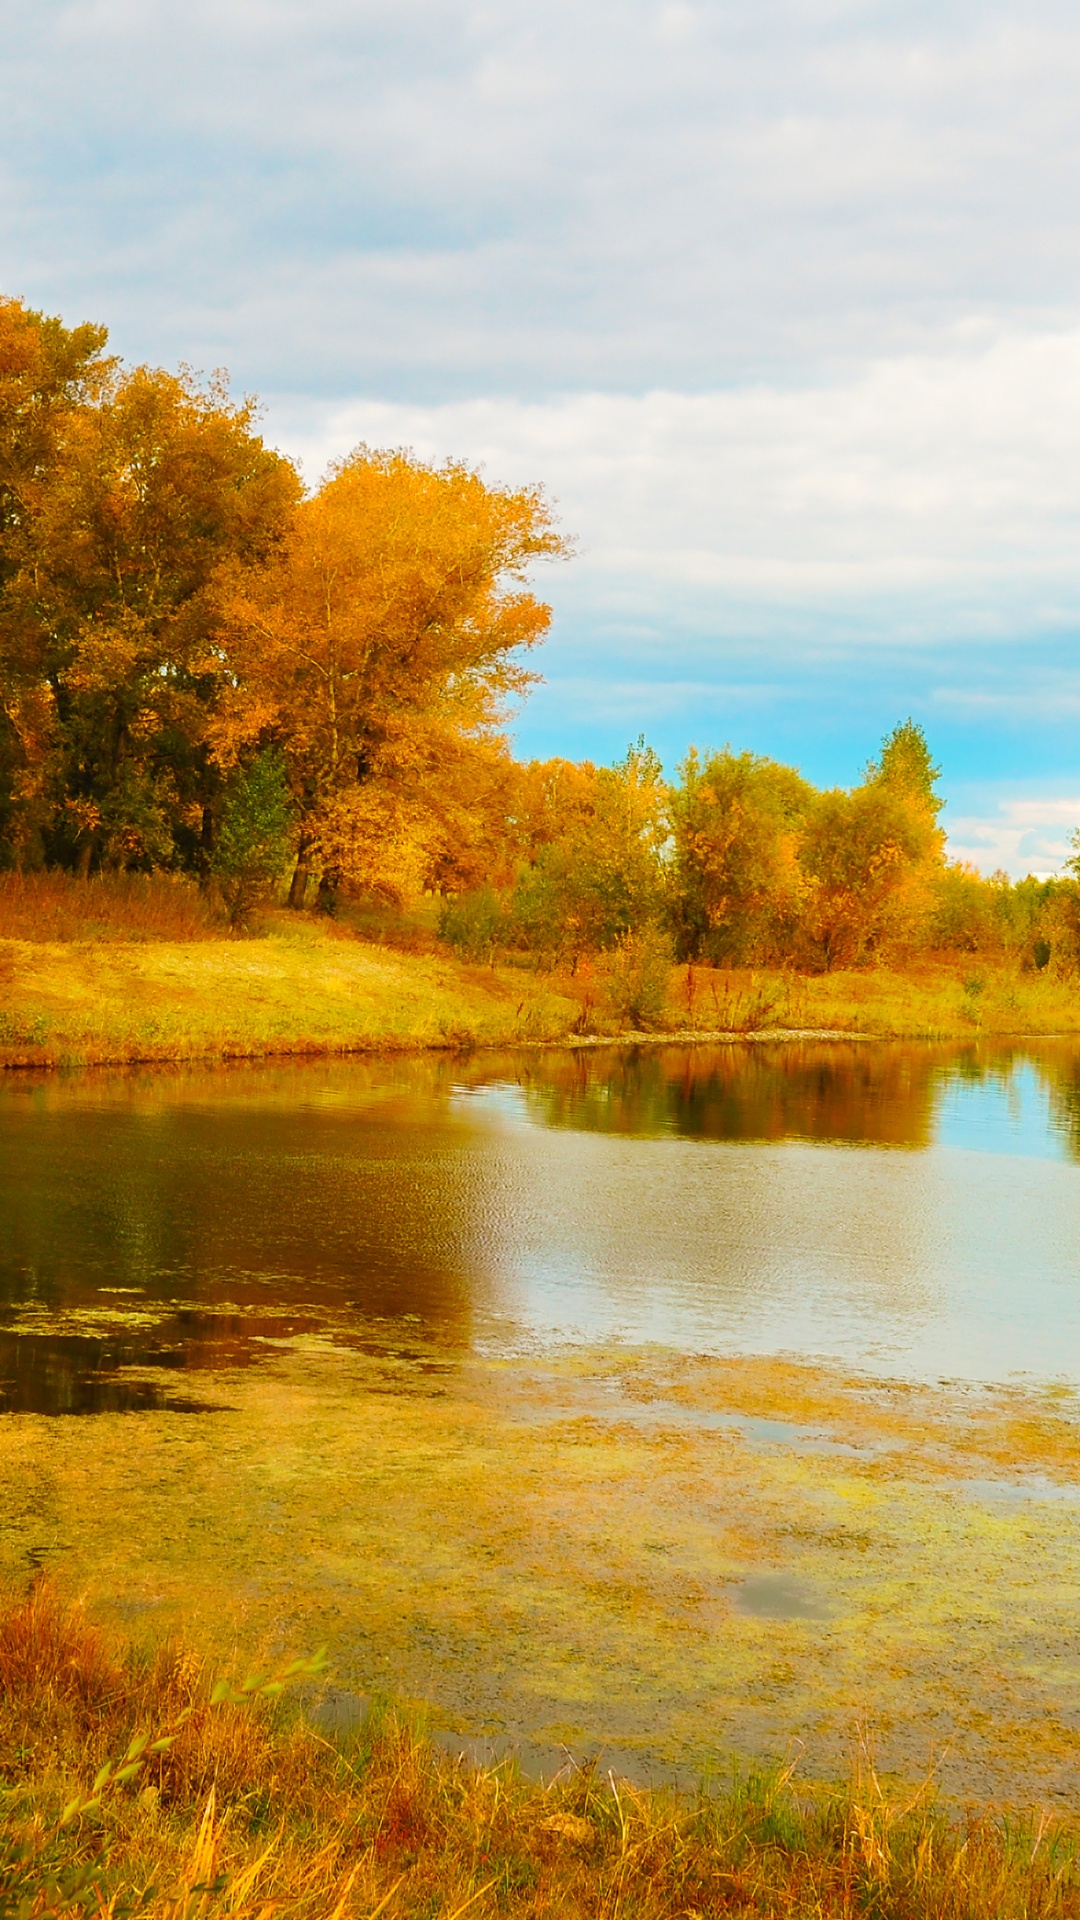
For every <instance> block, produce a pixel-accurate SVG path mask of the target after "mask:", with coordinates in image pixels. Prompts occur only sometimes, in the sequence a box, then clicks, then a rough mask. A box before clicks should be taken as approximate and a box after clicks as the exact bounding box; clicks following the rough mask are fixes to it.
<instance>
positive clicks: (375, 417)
mask: <svg viewBox="0 0 1080 1920" xmlns="http://www.w3.org/2000/svg"><path fill="white" fill-rule="evenodd" d="M268 425H269V429H270V431H271V433H272V434H273V435H274V436H276V437H277V439H278V440H279V442H280V443H282V444H283V445H285V446H286V447H287V448H289V449H290V450H293V451H295V452H296V453H297V454H299V455H300V456H301V457H302V458H303V460H304V464H305V469H306V471H307V473H308V476H309V478H311V479H314V478H315V477H317V475H318V473H319V471H320V469H321V468H322V467H323V465H324V464H325V462H326V461H327V459H328V458H330V457H331V456H335V455H340V454H342V453H345V452H347V451H348V450H349V449H350V448H351V447H352V446H353V445H354V444H355V443H356V442H358V441H360V440H366V441H368V442H369V443H371V444H374V445H378V446H385V445H408V446H411V447H413V448H414V449H415V450H416V451H417V453H419V454H420V455H421V456H422V457H424V458H427V459H436V460H438V459H443V458H445V457H447V456H448V455H452V456H454V457H458V458H464V459H466V460H468V461H470V462H474V463H477V464H481V465H483V467H484V468H485V471H486V473H487V476H488V477H489V479H491V480H494V481H499V482H508V483H514V484H521V483H523V482H526V481H535V480H541V481H543V482H544V484H545V485H546V486H547V488H548V489H549V491H550V493H551V494H552V496H553V497H554V498H555V499H556V500H557V502H558V504H559V510H560V513H561V515H562V518H563V521H564V523H565V525H566V526H567V528H568V529H569V530H570V531H572V532H573V533H574V534H576V535H577V536H578V538H579V540H580V543H581V548H582V557H581V559H580V560H579V561H578V562H577V563H576V564H577V568H578V570H579V572H580V574H581V575H582V576H583V578H586V579H587V580H588V582H589V589H588V590H589V591H590V592H591V593H592V595H593V596H594V599H595V598H596V596H599V598H600V599H601V600H603V599H604V598H605V597H606V596H610V598H611V601H612V603H613V604H614V603H616V602H618V601H619V600H620V599H622V600H625V596H626V593H627V590H628V586H629V587H630V588H631V590H632V592H633V593H634V594H635V595H637V596H638V598H639V600H640V602H641V604H642V605H645V606H652V607H660V606H662V605H668V606H669V607H670V606H671V603H672V599H673V597H674V599H675V601H676V603H678V602H679V601H682V602H683V603H684V604H685V603H686V602H687V601H688V600H693V599H695V598H696V599H697V600H699V601H702V602H708V603H709V604H710V605H711V606H712V608H713V610H714V612H717V613H719V612H720V611H721V610H722V609H723V608H724V607H725V606H730V605H731V604H732V603H735V602H739V603H747V602H757V603H758V604H762V603H764V604H772V605H788V606H796V607H801V608H802V609H804V610H806V609H812V610H815V611H816V616H817V618H818V619H819V620H820V618H821V617H822V616H823V615H824V616H825V617H827V615H828V610H829V609H830V608H833V607H837V606H842V605H844V604H847V605H848V606H849V607H850V606H851V605H853V604H855V603H861V604H863V605H871V606H872V607H873V618H874V621H875V622H876V624H877V629H878V632H879V634H880V636H881V637H883V638H888V639H895V638H897V636H898V635H901V634H902V635H903V636H904V637H906V638H910V637H912V634H913V631H914V630H915V629H916V628H917V627H918V625H919V623H920V622H921V623H922V625H923V627H924V631H925V636H926V637H932V636H934V635H940V634H941V633H942V632H943V631H952V632H957V631H968V632H970V631H972V630H974V631H977V632H981V633H984V634H985V633H987V632H991V633H992V632H993V631H995V629H996V630H998V631H1005V630H1009V629H1012V628H1014V627H1015V625H1016V623H1017V622H1018V621H1019V622H1021V623H1026V625H1027V626H1028V628H1029V629H1030V630H1037V629H1039V628H1040V627H1043V626H1046V625H1050V626H1054V625H1060V624H1062V623H1063V622H1065V621H1068V620H1071V619H1075V618H1077V617H1080V329H1076V330H1070V331H1067V332H1061V333H1055V334H1045V335H1042V336H1039V335H1027V336H1024V335H1012V336H1002V337H999V338H998V339H996V340H992V341H987V340H986V339H985V338H983V337H981V336H980V335H979V334H976V335H975V336H974V337H970V336H965V334H964V333H958V334H956V335H955V336H953V337H952V338H950V339H949V340H948V341H947V342H945V343H943V345H942V350H941V351H939V352H938V353H937V354H936V355H931V354H920V355H907V356H900V357H896V358H893V359H889V360H883V361H880V362H878V363H876V364H871V365H870V366H867V367H865V368H864V369H863V370H861V371H858V372H856V373H854V374H853V375H852V376H850V377H849V378H847V379H833V380H831V381H830V382H829V383H827V384H819V385H816V386H813V387H803V388H795V389H787V390H784V389H781V388H778V387H775V386H774V387H766V386H755V387H751V388H744V389H737V390H734V391H730V392H720V393H716V392H714V393H706V394H679V393H671V392H664V391H660V392H652V393H647V394H643V395H616V394H603V393H586V394H571V395H564V396H562V397H558V398H553V399H550V400H546V401H543V402H523V401H517V400H499V399H494V398H483V399H474V400H469V401H461V402H452V403H449V404H444V405H439V406H434V407H422V406H415V405H393V404H390V403H388V402H386V401H381V400H375V399H370V400H358V401H355V402H351V403H349V404H348V405H345V406H339V407H334V406H320V405H317V404H312V403H308V402H303V401H301V402H296V401H292V402H290V401H288V400H284V399H283V400H280V401H275V402H274V403H273V404H272V406H271V409H270V415H269V422H268ZM976 697H977V696H976Z"/></svg>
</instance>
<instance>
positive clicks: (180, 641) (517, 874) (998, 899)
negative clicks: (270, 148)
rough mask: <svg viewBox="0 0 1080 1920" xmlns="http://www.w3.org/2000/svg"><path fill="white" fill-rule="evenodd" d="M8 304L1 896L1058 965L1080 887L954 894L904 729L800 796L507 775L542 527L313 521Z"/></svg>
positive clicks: (351, 461)
mask: <svg viewBox="0 0 1080 1920" xmlns="http://www.w3.org/2000/svg"><path fill="white" fill-rule="evenodd" d="M105 349H106V335H105V331H104V329H103V328H101V327H96V326H89V325H88V326H81V327H75V328H73V329H69V328H66V327H65V326H64V325H62V323H61V322H60V321H58V320H55V319H50V318H48V317H46V316H44V315H42V314H38V313H34V312H31V311H30V310H29V309H27V308H26V307H25V306H24V305H23V304H22V303H21V302H19V301H17V300H0V866H3V867H7V868H9V869H10V868H18V869H21V870H23V871H28V870H34V869H40V868H43V867H44V868H55V869H61V870H68V871H70V872H72V873H73V874H79V875H90V874H93V873H98V872H109V871H114V872H120V871H136V872H154V871H165V872H172V873H176V874H186V875H189V876H191V877H192V878H193V879H195V880H197V881H198V882H199V883H200V885H202V886H204V887H205V888H206V889H207V890H208V891H209V892H210V893H213V894H216V895H217V896H218V897H219V898H220V899H221V900H222V902H223V903H224V905H225V907H226V908H227V910H228V912H229V914H230V915H231V917H232V918H233V919H234V920H242V919H243V918H244V917H245V916H246V914H247V913H248V912H249V911H250V909H251V907H252V906H253V905H254V904H255V903H256V902H257V901H258V900H259V899H260V898H265V897H268V896H271V895H273V894H275V893H278V894H280V896H281V897H283V898H287V899H288V901H289V904H291V905H292V906H294V907H302V906H311V905H316V904H317V905H321V906H323V907H325V908H330V909H332V908H333V907H334V905H335V903H337V902H339V901H341V900H342V899H343V898H347V897H348V896H349V895H365V894H366V895H369V896H370V895H372V894H374V895H377V896H382V897H383V898H385V899H390V900H395V901H398V902H402V901H408V900H409V899H411V898H415V897H416V896H418V895H420V894H422V893H428V894H431V893H436V894H439V895H441V896H443V897H444V899H445V901H446V907H445V911H444V914H443V922H442V924H443V931H444V933H445V935H446V936H447V938H449V939H450V940H451V941H452V942H453V943H454V944H455V946H456V947H457V948H458V949H459V950H460V951H461V952H462V953H464V954H466V955H469V956H472V957H489V956H492V955H494V954H495V953H496V952H498V951H504V952H512V951H514V950H518V951H522V952H529V953H533V954H536V955H537V956H539V957H540V958H542V959H545V960H550V961H551V962H553V963H558V964H569V965H571V966H574V965H576V964H578V963H579V962H580V961H581V959H582V958H583V957H584V956H586V955H589V954H591V953H597V952H601V951H605V950H610V949H613V948H619V947H620V946H623V947H626V946H627V945H628V943H629V944H632V945H634V947H635V950H636V952H637V955H638V959H639V960H640V961H641V962H642V964H644V963H645V961H647V959H648V955H649V954H652V955H654V956H655V960H656V964H657V965H658V966H661V965H663V964H666V963H668V962H670V960H671V959H672V958H677V959H680V960H694V959H699V958H700V959H703V960H709V961H712V962H714V963H716V964H722V965H730V966H756V965H762V966H766V965H768V966H772V965H777V964H781V965H786V964H790V965H794V966H797V967H803V968H830V967H837V966H853V965H860V964H865V963H867V962H869V961H872V960H878V961H890V962H904V961H906V960H910V959H911V958H913V957H915V956H917V955H919V954H923V953H927V952H941V951H950V950H951V951H963V952H979V953H983V954H985V955H987V956H994V957H1001V958H1003V959H1008V960H1010V961H1012V962H1014V963H1017V964H1020V965H1023V966H1030V967H1034V968H1040V967H1047V966H1049V967H1051V968H1052V969H1053V970H1054V971H1058V972H1063V973H1071V972H1073V971H1074V970H1076V969H1077V967H1078V966H1080V885H1078V882H1077V879H1076V878H1075V877H1073V876H1072V875H1070V876H1069V877H1066V878H1063V879H1061V880H1055V881H1043V882H1039V881H1036V880H1033V879H1028V880H1024V881H1021V882H1019V883H1015V884H1014V883H1012V882H1010V881H1009V880H1008V879H1007V878H1006V877H1005V876H1004V875H997V876H994V877H993V878H991V879H989V880H985V879H982V878H981V877H980V876H979V875H978V874H976V873H974V872H973V871H971V870H970V869H968V868H965V867H962V866H958V865H956V864H952V863H949V862H948V861H947V860H946V858H945V853H944V835H943V833H942V831H941V828H940V826H939V813H940V808H941V802H940V800H939V798H938V795H937V792H936V787H935V782H936V779H937V777H938V770H937V769H936V768H935V767H934V766H933V764H932V760H931V756H930V752H929V749H928V747H927V743H926V740H925V739H924V737H923V734H922V731H921V729H920V728H919V727H918V726H916V725H915V724H914V723H913V722H912V721H910V720H909V721H905V722H904V723H903V724H902V725H900V726H898V727H897V728H896V729H895V730H894V731H893V732H892V733H891V734H890V735H889V737H888V738H887V739H886V740H885V742H884V743H883V745H882V748H881V750H880V753H879V755H878V757H877V759H876V760H875V761H873V762H872V763H871V764H870V765H869V766H868V767H867V769H866V772H865V775H864V777H863V779H862V781H861V782H860V784H859V785H857V786H856V787H854V788H853V789H851V790H850V791H846V790H841V789H835V790H830V791H826V792H822V791H819V790H817V789H815V788H814V787H812V786H811V785H810V784H809V783H808V782H807V781H805V780H804V779H803V778H802V777H801V775H800V774H798V773H797V772H796V771H795V770H794V769H793V768H790V767H785V766H781V765H779V764H777V763H776V762H774V761H771V760H767V759H763V758H760V757H758V756H755V755H753V754H749V753H741V754H738V753H733V752H731V751H730V750H728V749H724V750H723V751H722V752H719V753H710V754H705V755H699V754H697V753H691V754H690V755H689V756H688V758H687V759H686V761H685V762H684V763H683V765H682V766H681V768H680V769H679V771H678V775H677V778H676V779H675V780H674V782H668V781H666V780H665V779H664V777H663V772H662V769H661V766H660V763H659V761H658V760H657V758H656V756H655V754H653V753H652V752H651V751H650V749H649V748H648V747H647V746H645V744H644V743H643V742H641V743H639V744H638V745H637V746H636V747H634V748H632V749H631V750H630V751H629V752H628V753H627V755H626V757H625V759H624V760H623V761H621V762H620V763H619V764H618V765H616V766H614V767H594V766H592V765H590V764H589V763H588V762H584V763H580V764H576V763H572V762H570V761H564V760H552V761H547V762H542V763H537V762H533V763H530V764H527V765H522V764H520V763H519V762H517V761H515V760H514V758H513V756H512V754H511V752H510V749H509V745H508V742H507V738H506V733H505V723H506V702H507V700H508V698H509V697H510V696H512V695H517V694H521V693H522V692H523V691H525V689H526V688H527V686H528V684H529V682H530V680H531V679H532V678H533V676H532V675H530V674H529V673H528V672H527V671H526V670H525V669H524V667H523V666H522V665H521V660H522V656H523V650H527V649H528V648H529V647H531V646H532V645H533V644H534V643H535V642H536V641H537V640H539V639H540V638H542V636H543V634H544V632H545V631H546V629H547V625H548V621H549V609H548V608H547V607H546V606H544V605H543V603H542V602H540V601H539V600H537V598H536V597H535V596H534V594H533V593H532V592H531V590H530V588H529V586H528V584H527V579H526V575H527V571H528V569H529V567H530V566H531V565H532V563H533V562H535V561H536V560H538V559H541V558H544V557H558V556H559V555H561V554H563V553H564V552H565V551H566V550H567V549H566V543H565V541H564V540H563V539H562V537H561V536H560V535H559V533H558V532H557V531H556V529H555V527H554V525H553V523H552V517H551V514H550V511H549V509H548V507H547V504H546V502H545V500H544V498H543V495H542V493H541V492H540V491H539V489H536V488H524V489H518V490H512V489H507V488H498V487H491V486H488V485H486V484H485V483H484V482H483V481H482V480H481V479H480V478H479V477H478V476H477V475H476V474H475V473H473V472H471V471H470V470H469V469H468V468H466V467H464V466H461V465H459V464H454V463H448V464H447V465H445V466H441V467H433V466H429V465H425V464H423V463H422V462H420V461H418V460H416V459H415V458H413V456H412V455H410V454H408V453H402V452H391V453H384V452H373V451H371V450H369V449H367V448H364V447H361V448H359V449H357V451H356V452H355V453H354V454H352V455H351V456H350V457H349V458H348V459H346V460H344V461H341V462H340V463H338V464H337V465H336V466H335V467H333V468H332V469H331V471H330V474H329V476H328V477H327V478H326V480H325V481H324V482H323V483H322V484H321V485H320V486H319V487H318V489H317V490H315V491H314V492H312V493H306V492H305V490H304V487H303V485H302V483H301V480H300V477H299V475H298V474H297V472H296V470H295V468H294V467H293V466H292V465H291V463H290V462H289V461H288V460H287V459H285V458H284V457H283V456H282V455H281V454H280V453H277V452H275V451H273V450H272V449H270V448H268V447H267V446H266V445H265V444H264V442H263V440H262V439H261V437H260V435H259V433H258V431H257V409H256V407H255V405H254V403H253V402H251V401H249V400H245V401H244V402H242V403H240V404H236V403H234V402H233V401H232V400H231V399H230V397H229V394H228V391H227V389H226V387H225V385H224V383H223V382H222V381H221V380H217V379H215V380H211V381H210V382H209V383H205V384H200V383H199V382H198V381H197V380H196V379H195V378H194V377H193V376H192V375H190V374H189V373H186V372H180V373H178V374H171V373H167V372H163V371H160V370H157V369H153V368H147V367H137V368H133V369H132V368H125V367H123V366H122V365H121V364H120V362H119V361H118V360H116V359H115V358H113V357H110V356H109V355H108V354H107V353H106V350H105Z"/></svg>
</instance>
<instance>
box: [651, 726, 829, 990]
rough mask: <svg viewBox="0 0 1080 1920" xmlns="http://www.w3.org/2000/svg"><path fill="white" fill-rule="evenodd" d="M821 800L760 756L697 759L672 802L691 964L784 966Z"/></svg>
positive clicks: (678, 907)
mask: <svg viewBox="0 0 1080 1920" xmlns="http://www.w3.org/2000/svg"><path fill="white" fill-rule="evenodd" d="M813 800H814V792H813V788H812V787H810V786H809V785H808V784H807V782H806V781H805V780H804V779H803V778H802V777H801V775H800V774H798V773H797V772H796V771H795V769H794V768H793V767H785V766H782V765H781V764H780V763H779V762H777V761H775V760H768V759H764V758H762V757H759V756H758V755H757V754H753V753H738V754H736V753H732V752H731V750H730V748H728V747H725V748H724V749H723V751H722V752H721V753H712V754H709V755H708V756H707V757H706V758H705V759H704V760H702V759H701V758H700V757H699V755H698V754H697V752H696V751H694V750H691V752H690V753H689V754H688V755H687V757H686V759H685V761H684V762H683V764H682V766H681V767H680V769H679V782H678V785H677V786H676V787H675V788H674V790H673V792H672V796H671V819H672V828H673V833H674V847H675V860H674V917H675V924H676V931H677V939H678V946H679V951H680V954H681V956H682V957H683V958H684V959H697V958H699V957H700V958H704V959H709V960H714V961H718V962H720V963H722V964H725V965H731V966H742V965H748V964H750V965H754V964H762V963H765V962H769V961H773V960H777V959H782V958H783V957H784V956H785V955H786V954H787V953H788V952H789V951H790V948H791V944H792V940H793V938H794V931H795V928H796V925H797V922H798V916H799V911H800V901H801V895H802V885H803V882H802V876H801V874H800V870H799V864H798V849H799V843H800V838H801V835H802V832H803V824H804V821H805V819H806V816H807V814H808V812H809V810H810V808H811V807H812V805H813Z"/></svg>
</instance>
